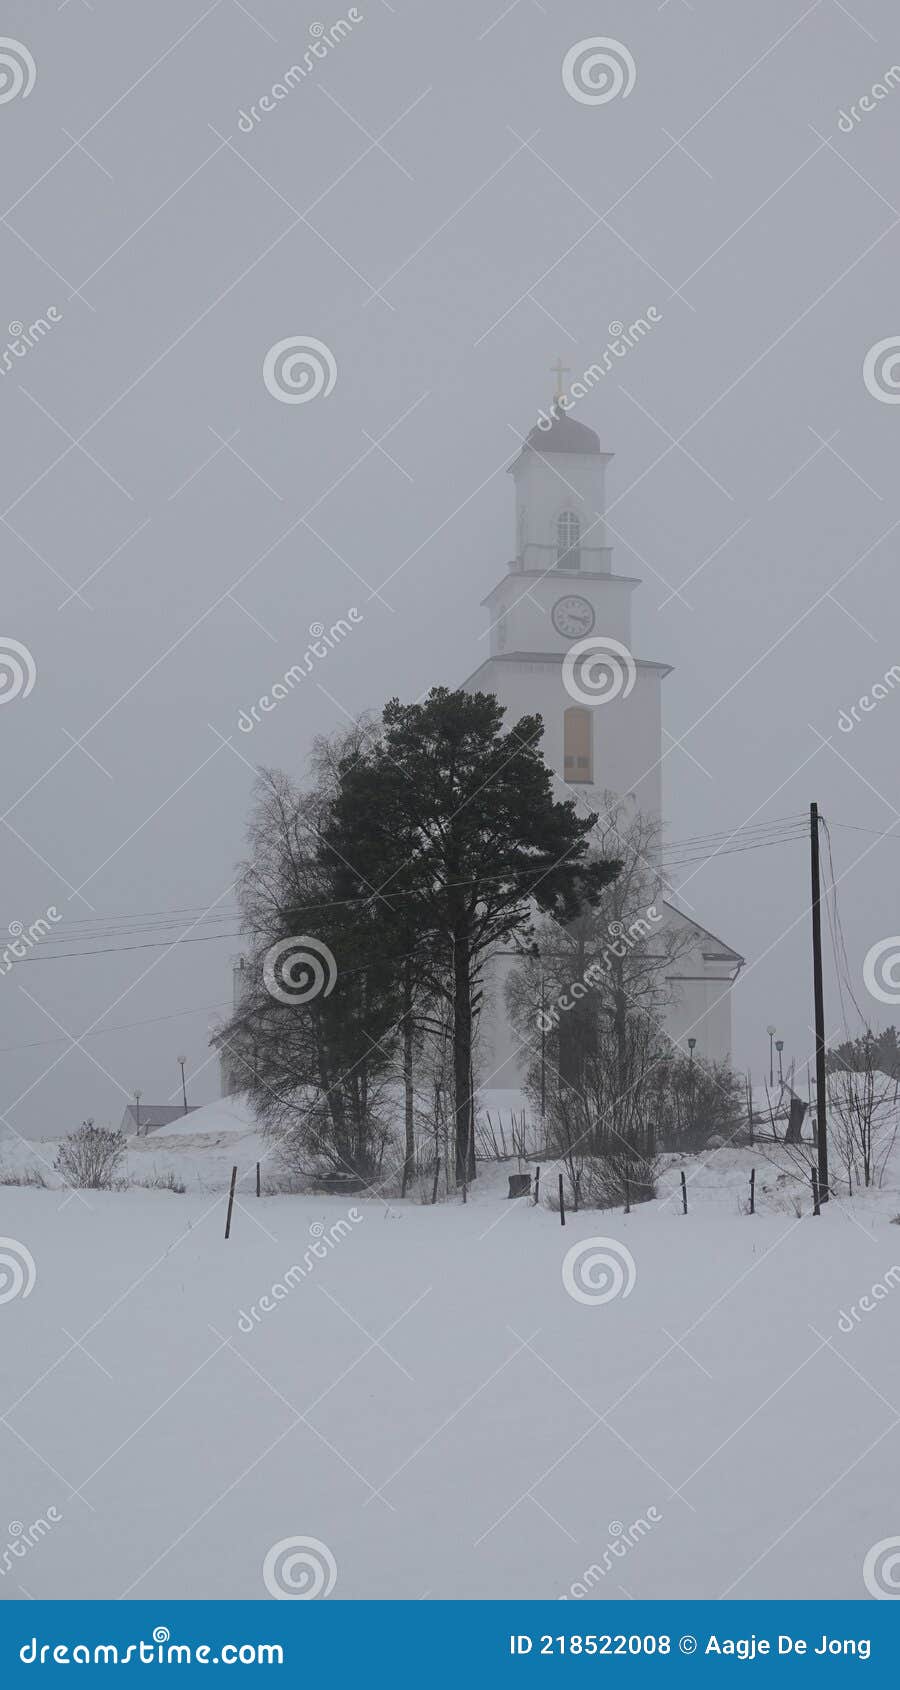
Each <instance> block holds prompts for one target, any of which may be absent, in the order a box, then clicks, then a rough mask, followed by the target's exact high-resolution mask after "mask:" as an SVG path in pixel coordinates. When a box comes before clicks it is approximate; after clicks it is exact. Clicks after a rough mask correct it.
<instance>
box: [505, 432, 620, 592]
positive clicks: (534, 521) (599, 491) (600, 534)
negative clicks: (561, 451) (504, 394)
mask: <svg viewBox="0 0 900 1690" xmlns="http://www.w3.org/2000/svg"><path fill="white" fill-rule="evenodd" d="M540 450H541V448H540V445H538V446H537V448H536V450H535V451H534V452H531V453H527V454H523V455H522V456H521V457H520V458H518V459H517V460H516V463H515V465H514V466H513V471H512V473H513V475H514V476H515V481H516V517H517V536H518V544H517V555H518V556H519V557H520V558H521V559H522V562H523V564H524V566H525V568H526V569H547V568H549V567H550V566H551V565H552V563H553V561H554V556H555V551H556V522H557V518H558V517H559V516H560V515H561V514H562V513H563V511H567V510H571V511H574V512H575V513H576V515H577V516H578V517H579V519H580V521H581V528H582V533H583V535H584V536H585V538H584V542H583V553H584V561H583V565H582V567H583V568H589V569H592V570H603V571H608V570H609V568H610V558H609V552H608V550H607V547H608V544H609V542H608V540H607V536H606V524H605V523H604V521H603V515H602V513H603V511H604V510H605V508H606V465H607V463H608V462H609V458H610V456H611V454H610V453H597V454H591V453H584V454H581V453H569V454H567V455H566V457H565V459H564V464H563V466H560V465H559V457H558V455H557V454H551V455H549V456H548V457H547V458H543V457H541V456H540V455H539V454H540ZM548 465H550V466H551V468H550V472H549V473H548V469H547V466H548Z"/></svg>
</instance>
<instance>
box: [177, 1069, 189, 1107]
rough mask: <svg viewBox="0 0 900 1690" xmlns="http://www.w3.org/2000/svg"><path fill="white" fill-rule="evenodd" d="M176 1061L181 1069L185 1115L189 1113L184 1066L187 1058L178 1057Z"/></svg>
mask: <svg viewBox="0 0 900 1690" xmlns="http://www.w3.org/2000/svg"><path fill="white" fill-rule="evenodd" d="M175 1061H176V1062H177V1063H178V1066H179V1068H180V1069H181V1095H182V1097H183V1098H184V1112H185V1114H187V1112H188V1106H187V1085H186V1084H185V1078H184V1065H185V1063H186V1061H187V1057H186V1056H176V1058H175Z"/></svg>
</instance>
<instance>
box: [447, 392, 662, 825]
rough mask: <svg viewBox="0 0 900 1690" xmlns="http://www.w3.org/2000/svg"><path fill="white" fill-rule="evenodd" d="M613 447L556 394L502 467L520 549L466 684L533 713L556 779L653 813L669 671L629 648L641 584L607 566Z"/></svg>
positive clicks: (494, 593) (492, 606)
mask: <svg viewBox="0 0 900 1690" xmlns="http://www.w3.org/2000/svg"><path fill="white" fill-rule="evenodd" d="M612 456H613V454H612V453H611V452H607V451H604V449H603V447H602V445H601V443H600V440H599V438H598V436H597V435H596V434H595V432H594V430H593V429H592V428H589V427H588V426H587V425H586V424H585V423H583V422H579V421H578V420H577V419H576V418H575V417H573V416H572V415H571V414H570V411H569V410H566V409H564V408H563V405H562V399H561V396H560V395H557V398H556V399H555V400H554V403H553V405H552V406H551V408H550V412H549V414H548V413H547V412H542V413H541V415H540V418H539V420H538V422H537V423H536V424H535V426H534V427H533V428H532V430H531V432H530V434H529V435H528V438H527V440H526V441H525V443H524V445H523V447H522V450H521V451H520V452H519V454H518V456H517V457H516V458H515V460H514V461H513V463H512V464H511V465H510V466H509V473H510V475H511V476H512V479H513V486H514V490H515V535H516V540H515V555H514V557H513V559H512V561H511V562H510V563H509V564H508V566H507V570H506V574H505V575H504V576H503V577H502V579H501V580H500V581H498V583H497V585H496V586H495V587H494V588H493V589H492V590H491V592H490V593H489V594H488V596H487V598H486V599H485V601H484V603H485V606H486V608H487V611H488V629H487V631H486V634H485V635H484V636H483V638H484V640H485V643H487V645H488V652H487V653H486V655H485V660H484V662H483V663H482V664H481V666H480V667H479V668H478V669H477V670H476V671H475V673H474V674H473V675H471V676H470V677H469V679H468V680H467V681H466V682H465V683H464V684H465V686H466V687H467V688H468V689H469V690H470V691H484V692H493V693H496V694H497V697H498V698H499V699H500V702H501V704H503V705H505V706H506V709H507V717H506V720H507V725H510V724H511V723H512V722H514V721H515V720H516V719H517V717H519V716H522V715H527V714H532V713H534V712H535V711H537V712H539V713H540V715H541V716H542V717H543V721H544V741H543V745H542V749H543V753H544V756H545V758H546V760H547V762H548V763H549V764H550V767H551V768H552V769H553V770H554V771H555V773H556V774H557V776H558V777H559V780H560V781H561V782H562V783H563V784H565V785H569V786H572V787H573V788H581V789H582V790H583V789H584V788H588V789H593V790H594V794H595V796H597V797H599V794H600V793H602V792H604V791H606V792H613V793H616V794H618V795H619V796H621V797H625V796H631V797H633V799H634V801H635V802H636V803H637V804H638V806H639V807H640V808H641V809H642V810H643V811H644V812H645V813H646V814H647V815H648V816H649V815H654V816H657V817H659V816H660V814H661V808H662V799H661V779H660V764H661V756H662V726H661V708H660V688H661V684H662V681H663V680H664V678H665V676H666V675H667V674H669V672H670V671H669V667H668V665H666V664H663V663H654V662H649V661H646V660H644V659H641V658H637V657H635V656H634V652H633V646H632V628H631V596H632V593H633V592H634V589H635V587H637V586H639V585H640V582H639V581H637V580H635V579H634V578H633V577H631V576H626V575H617V574H615V573H614V571H613V556H612V548H611V546H610V544H609V538H608V535H607V532H606V523H605V520H604V512H605V510H606V469H607V465H608V464H609V463H610V462H611V460H612ZM585 796H586V797H588V799H589V800H590V799H591V792H590V791H588V792H587V793H586V794H585Z"/></svg>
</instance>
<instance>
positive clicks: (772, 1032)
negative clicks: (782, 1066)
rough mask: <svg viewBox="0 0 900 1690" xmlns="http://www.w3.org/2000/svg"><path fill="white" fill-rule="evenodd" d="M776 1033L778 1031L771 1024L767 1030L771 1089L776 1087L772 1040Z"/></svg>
mask: <svg viewBox="0 0 900 1690" xmlns="http://www.w3.org/2000/svg"><path fill="white" fill-rule="evenodd" d="M776 1031H777V1028H775V1027H773V1026H772V1025H771V1023H770V1024H769V1026H768V1027H767V1028H766V1032H767V1033H768V1035H769V1086H770V1087H771V1086H774V1084H775V1052H774V1050H773V1048H772V1040H773V1039H774V1037H775V1034H776Z"/></svg>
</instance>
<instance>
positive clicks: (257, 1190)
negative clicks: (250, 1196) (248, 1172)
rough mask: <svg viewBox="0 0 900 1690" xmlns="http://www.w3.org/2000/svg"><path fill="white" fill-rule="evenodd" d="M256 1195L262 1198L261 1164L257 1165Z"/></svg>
mask: <svg viewBox="0 0 900 1690" xmlns="http://www.w3.org/2000/svg"><path fill="white" fill-rule="evenodd" d="M256 1195H257V1197H261V1196H262V1187H261V1185H260V1182H259V1163H258V1162H257V1164H256Z"/></svg>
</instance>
